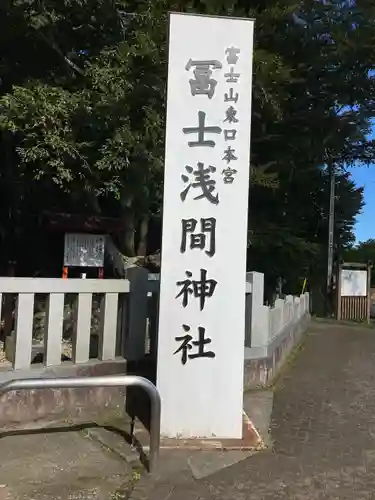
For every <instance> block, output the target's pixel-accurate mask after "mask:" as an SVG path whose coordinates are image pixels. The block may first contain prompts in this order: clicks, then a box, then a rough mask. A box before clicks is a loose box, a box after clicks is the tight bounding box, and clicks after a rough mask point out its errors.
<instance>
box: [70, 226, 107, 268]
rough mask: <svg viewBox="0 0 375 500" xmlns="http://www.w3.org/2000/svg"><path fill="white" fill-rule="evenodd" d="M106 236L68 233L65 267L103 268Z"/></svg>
mask: <svg viewBox="0 0 375 500" xmlns="http://www.w3.org/2000/svg"><path fill="white" fill-rule="evenodd" d="M104 246H105V236H104V235H102V234H78V233H66V234H65V244H64V266H66V267H74V266H77V267H103V265H104Z"/></svg>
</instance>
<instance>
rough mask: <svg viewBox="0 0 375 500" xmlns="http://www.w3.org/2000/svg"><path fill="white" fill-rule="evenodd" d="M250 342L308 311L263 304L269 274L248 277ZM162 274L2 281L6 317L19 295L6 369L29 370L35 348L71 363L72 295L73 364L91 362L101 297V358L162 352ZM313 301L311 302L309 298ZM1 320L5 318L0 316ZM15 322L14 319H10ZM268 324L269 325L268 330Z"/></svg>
mask: <svg viewBox="0 0 375 500" xmlns="http://www.w3.org/2000/svg"><path fill="white" fill-rule="evenodd" d="M246 282H247V283H246V293H247V299H246V300H247V302H246V305H247V307H246V336H245V337H246V340H245V345H246V346H248V347H251V346H253V345H255V346H257V345H258V346H259V345H260V344H259V343H263V344H264V343H266V342H268V341H269V340H270V338H271V337H272V336H273V335H275V334H277V332H278V331H280V330H281V329H282V328H283V325H285V324H286V323H287V322H288V321H289V320H290V319H291V318H292V317H296V314H297V313H296V311H297V308H298V311H300V312H301V313H302V312H303V311H305V310H306V307H307V302H305V299H303V304H302V299H301V300H300V302H297V301H294V299H293V298H292V299H291V301H290V299H289V301H288V300H287V301H286V302H285V301H281V302H283V306H282V307H281V302H280V303H278V302H277V301H276V302H277V303H276V304H275V308H273V309H270V308H268V307H267V306H264V305H263V275H262V274H261V273H248V275H247V279H246ZM158 292H159V275H156V274H149V273H148V271H147V270H145V269H139V268H134V269H129V270H128V273H127V279H124V280H111V279H108V280H107V279H101V280H99V279H87V280H86V279H55V278H53V279H49V278H0V313H1V305H2V304H3V303H4V301H3V300H2V299H3V298H4V297H6V296H9V295H13V296H16V300H15V304H16V309H15V318H14V325H13V327H12V334H11V335H10V336H8V337H7V338H5V339H4V340H5V343H6V344H7V348H6V351H7V354H8V355H7V358H8V360H7V361H8V363H5V364H3V365H1V364H0V370H3V369H6V368H8V369H13V370H21V369H23V370H25V369H26V370H27V369H29V368H30V366H31V363H32V361H33V352H35V349H39V350H40V349H42V351H43V365H44V366H46V367H52V366H58V365H61V364H65V363H66V362H64V361H62V335H63V322H64V301H65V300H66V296H67V295H68V294H76V304H77V307H76V316H75V321H74V332H73V335H72V339H71V343H72V346H71V347H72V353H71V357H70V360H69V362H70V363H73V364H82V363H86V362H87V361H89V358H90V357H91V356H90V340H91V337H92V301H93V295H94V294H100V295H101V303H100V326H99V329H98V331H99V333H98V335H97V336H98V339H97V341H98V349H97V355H96V356H95V357H96V359H98V360H99V362H100V361H106V362H108V361H112V360H116V359H119V358H123V357H126V359H128V360H137V359H140V358H142V357H143V356H144V354H145V351H147V348H146V347H145V345H146V344H147V342H148V343H150V342H151V347H149V348H148V350H149V351H150V352H151V354H155V352H156V348H157V346H156V340H157V323H158V318H157V309H158ZM38 294H42V295H43V296H44V297H46V301H47V307H46V312H45V323H44V335H43V345H42V346H41V345H39V346H35V345H34V343H33V323H34V304H35V298H36V297H38ZM306 300H308V299H306ZM0 318H2V316H1V314H0ZM8 320H9V318H8ZM265 325H266V326H265Z"/></svg>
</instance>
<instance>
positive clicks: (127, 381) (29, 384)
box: [0, 375, 161, 472]
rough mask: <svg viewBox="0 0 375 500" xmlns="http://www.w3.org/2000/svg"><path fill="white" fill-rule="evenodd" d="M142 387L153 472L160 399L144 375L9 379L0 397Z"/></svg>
mask: <svg viewBox="0 0 375 500" xmlns="http://www.w3.org/2000/svg"><path fill="white" fill-rule="evenodd" d="M129 386H138V387H141V388H142V389H144V390H145V391H146V392H147V394H148V395H149V397H150V401H151V422H150V453H149V471H150V472H153V471H154V470H155V466H156V464H157V460H158V457H159V447H160V412H161V401H160V395H159V392H158V390H157V388H156V387H155V386H154V384H153V383H152V382H150V381H149V380H147V379H146V378H144V377H138V376H135V375H108V376H103V377H66V378H34V379H20V380H10V381H9V382H5V383H4V384H1V385H0V397H1V396H3V395H4V394H5V393H6V392H9V391H18V390H32V389H74V388H85V387H129Z"/></svg>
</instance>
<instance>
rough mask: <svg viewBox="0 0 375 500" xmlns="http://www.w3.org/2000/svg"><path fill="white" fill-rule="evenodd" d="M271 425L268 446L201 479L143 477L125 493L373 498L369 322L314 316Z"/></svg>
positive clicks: (187, 499) (223, 498) (374, 375)
mask: <svg viewBox="0 0 375 500" xmlns="http://www.w3.org/2000/svg"><path fill="white" fill-rule="evenodd" d="M271 433H272V438H273V440H274V449H273V450H272V451H267V452H262V453H259V454H257V455H255V456H252V457H250V458H248V459H246V460H244V461H242V462H240V463H238V464H236V465H234V466H232V467H229V468H227V469H224V470H222V471H220V472H219V473H217V474H215V475H212V476H209V477H208V478H206V479H201V480H199V481H197V480H194V479H193V478H192V476H191V474H190V475H189V474H188V473H187V472H186V471H185V472H177V470H176V471H173V470H172V469H171V470H170V473H169V475H168V474H165V475H163V477H161V478H159V480H158V481H156V482H155V481H151V480H150V478H143V479H142V480H141V481H140V482H139V483H138V485H137V486H136V488H135V489H134V490H133V493H132V495H131V496H130V499H132V500H140V499H150V500H167V499H168V500H198V499H199V500H209V499H212V500H229V499H231V500H263V499H264V500H271V499H272V500H275V499H278V500H282V499H285V500H300V499H303V500H315V499H316V500H318V499H319V500H325V499H331V500H334V499H337V500H345V499H347V500H353V499H356V500H362V499H363V500H364V499H366V500H367V499H368V500H370V499H373V498H375V330H370V329H366V328H358V327H354V328H353V327H348V326H343V325H335V324H328V325H327V324H322V323H314V324H313V327H312V328H311V329H310V332H309V334H308V335H307V337H306V342H305V344H304V348H303V349H302V350H301V351H300V353H299V355H298V356H297V357H296V358H295V360H294V362H293V363H292V366H290V367H289V369H288V370H286V372H285V375H284V376H283V377H282V379H281V380H280V381H279V384H278V386H277V389H276V393H275V401H274V411H273V417H272V425H271ZM168 476H169V477H168Z"/></svg>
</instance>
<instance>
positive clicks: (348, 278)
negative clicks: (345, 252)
mask: <svg viewBox="0 0 375 500" xmlns="http://www.w3.org/2000/svg"><path fill="white" fill-rule="evenodd" d="M366 295H367V271H364V270H363V271H360V270H353V269H343V270H342V271H341V297H366Z"/></svg>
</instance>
